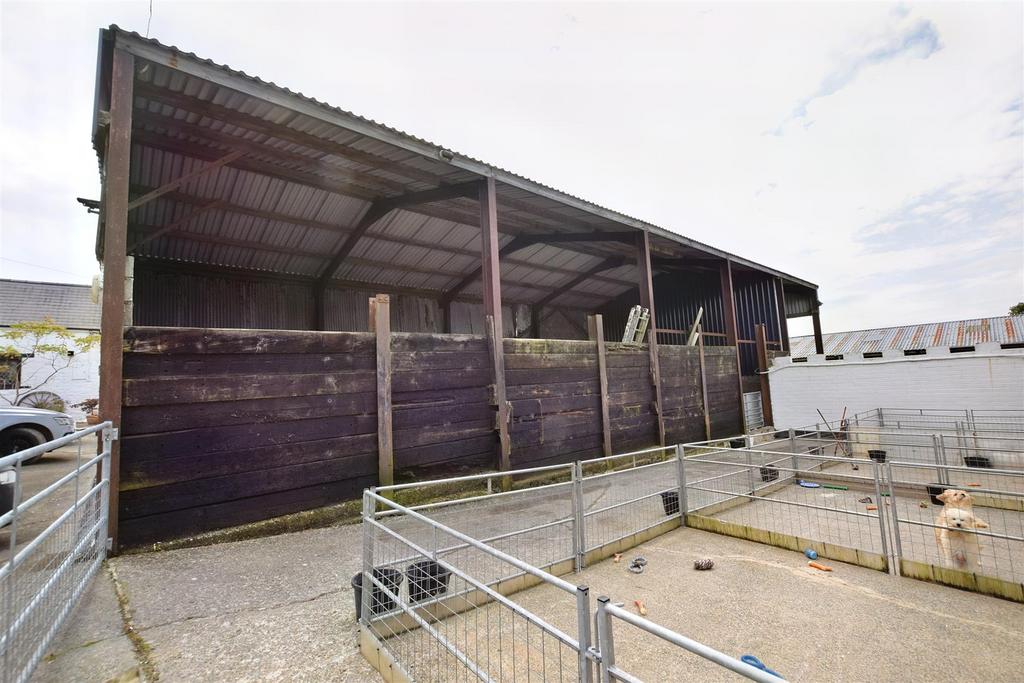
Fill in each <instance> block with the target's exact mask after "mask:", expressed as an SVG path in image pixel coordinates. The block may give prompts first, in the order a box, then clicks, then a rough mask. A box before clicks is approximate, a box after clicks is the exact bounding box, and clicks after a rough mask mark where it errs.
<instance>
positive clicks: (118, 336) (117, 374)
mask: <svg viewBox="0 0 1024 683" xmlns="http://www.w3.org/2000/svg"><path fill="white" fill-rule="evenodd" d="M134 79H135V59H134V57H132V55H130V54H128V53H127V52H125V51H124V50H119V49H115V50H114V56H113V68H112V69H111V82H110V132H109V135H108V136H107V154H106V157H105V160H104V162H105V166H106V173H105V178H104V183H103V216H104V223H103V311H102V314H101V319H100V332H101V334H102V337H101V339H100V405H99V408H100V419H101V420H110V421H111V422H112V423H113V425H114V427H115V428H116V429H118V430H120V427H121V393H122V381H123V372H122V369H123V366H124V348H123V347H124V290H125V284H124V283H125V280H124V278H125V259H126V256H125V254H126V250H127V247H128V182H129V176H128V169H129V165H130V163H131V147H132V145H131V136H132V104H133V95H132V88H133V85H134ZM120 488H121V442H120V440H119V439H116V440H114V441H113V442H112V443H111V452H110V491H109V502H110V516H109V522H108V528H109V534H110V542H111V552H113V553H116V552H117V549H118V533H117V531H118V529H117V526H118V505H119V499H120Z"/></svg>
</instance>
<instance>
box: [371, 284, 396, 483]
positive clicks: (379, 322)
mask: <svg viewBox="0 0 1024 683" xmlns="http://www.w3.org/2000/svg"><path fill="white" fill-rule="evenodd" d="M370 331H371V332H373V333H374V335H375V337H376V340H377V481H378V482H379V484H378V485H379V486H390V485H392V484H394V483H395V451H394V436H393V432H392V420H391V298H390V297H389V296H388V295H387V294H378V295H377V296H376V297H374V298H372V299H370Z"/></svg>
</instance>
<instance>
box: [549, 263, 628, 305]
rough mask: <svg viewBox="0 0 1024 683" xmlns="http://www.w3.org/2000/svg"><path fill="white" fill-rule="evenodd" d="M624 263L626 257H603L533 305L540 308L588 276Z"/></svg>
mask: <svg viewBox="0 0 1024 683" xmlns="http://www.w3.org/2000/svg"><path fill="white" fill-rule="evenodd" d="M625 263H626V259H624V258H609V259H605V260H604V261H601V262H600V263H598V264H597V265H595V266H594V267H592V268H589V269H588V270H586V271H585V272H583V273H580V274H579V275H577V276H576V277H574V278H573V279H571V280H569V281H568V282H566V283H565V284H564V285H562V286H560V287H559V288H558V289H556V290H554V291H552V292H551V293H550V294H546V295H545V296H544V297H542V298H541V299H538V300H537V303H535V304H534V306H536V307H538V308H540V307H542V306H547V305H548V304H549V303H551V302H552V301H554V300H555V299H557V298H558V297H560V296H561V295H563V294H565V293H566V292H568V291H571V290H572V289H573V288H575V287H576V286H577V285H579V284H582V283H584V282H586V281H587V280H589V279H590V278H592V277H594V276H595V275H597V274H598V273H603V272H604V271H606V270H611V269H612V268H618V267H619V266H622V265H625Z"/></svg>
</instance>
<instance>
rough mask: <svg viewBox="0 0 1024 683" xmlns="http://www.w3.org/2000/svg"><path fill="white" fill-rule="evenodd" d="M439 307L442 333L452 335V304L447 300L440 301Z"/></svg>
mask: <svg viewBox="0 0 1024 683" xmlns="http://www.w3.org/2000/svg"><path fill="white" fill-rule="evenodd" d="M437 307H438V308H439V309H440V310H441V331H442V332H443V333H445V334H451V333H452V302H451V301H448V300H447V299H438V301H437Z"/></svg>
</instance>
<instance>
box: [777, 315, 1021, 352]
mask: <svg viewBox="0 0 1024 683" xmlns="http://www.w3.org/2000/svg"><path fill="white" fill-rule="evenodd" d="M822 342H823V344H824V349H825V353H826V354H829V355H832V354H840V353H842V354H846V353H870V352H873V351H891V350H896V351H906V350H908V349H924V348H932V347H946V346H949V347H956V346H974V345H975V344H982V343H985V342H999V343H1001V344H1007V343H1019V342H1024V316H1020V315H1012V316H1011V315H1006V316H1000V317H997V318H976V319H973V320H951V321H947V322H941V323H924V324H922V325H903V326H901V327H881V328H876V329H872V330H856V331H853V332H833V333H831V334H825V335H822ZM790 349H791V351H790V355H792V356H794V357H796V358H799V357H802V356H809V355H812V354H814V337H813V336H806V337H793V338H791V339H790Z"/></svg>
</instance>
